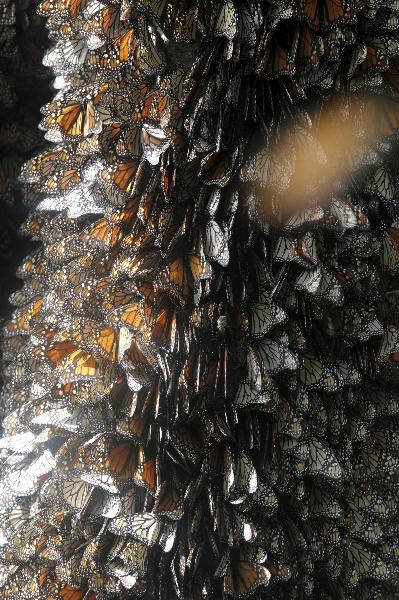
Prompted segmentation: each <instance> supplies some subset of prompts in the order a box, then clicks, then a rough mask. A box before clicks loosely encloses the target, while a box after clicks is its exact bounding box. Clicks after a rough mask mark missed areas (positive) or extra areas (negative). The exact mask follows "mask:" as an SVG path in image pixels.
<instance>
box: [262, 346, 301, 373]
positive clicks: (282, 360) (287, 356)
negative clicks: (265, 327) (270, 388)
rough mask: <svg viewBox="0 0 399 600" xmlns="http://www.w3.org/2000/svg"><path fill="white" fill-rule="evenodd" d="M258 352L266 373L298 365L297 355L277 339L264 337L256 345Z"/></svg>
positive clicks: (293, 367)
mask: <svg viewBox="0 0 399 600" xmlns="http://www.w3.org/2000/svg"><path fill="white" fill-rule="evenodd" d="M258 352H259V355H260V357H261V359H262V362H263V367H262V368H263V369H264V371H265V372H266V373H274V372H278V371H282V370H284V369H290V370H292V369H295V368H296V367H297V365H298V359H297V357H296V356H295V355H294V354H293V352H291V351H290V350H289V348H288V347H287V346H285V345H284V344H281V343H279V342H277V341H273V340H269V339H266V340H264V341H262V342H261V343H260V344H259V346H258Z"/></svg>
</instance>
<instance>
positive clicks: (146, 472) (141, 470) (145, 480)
mask: <svg viewBox="0 0 399 600" xmlns="http://www.w3.org/2000/svg"><path fill="white" fill-rule="evenodd" d="M133 478H134V481H135V482H136V483H137V484H138V485H142V486H144V487H145V488H146V489H147V490H148V491H149V492H150V493H151V494H153V495H154V494H155V492H156V488H157V485H158V484H157V481H158V475H157V461H156V459H155V458H148V459H146V458H145V456H144V453H143V451H142V449H141V448H139V451H138V466H137V469H136V471H135V472H134V475H133Z"/></svg>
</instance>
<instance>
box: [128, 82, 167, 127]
mask: <svg viewBox="0 0 399 600" xmlns="http://www.w3.org/2000/svg"><path fill="white" fill-rule="evenodd" d="M170 102H171V101H170V97H169V95H168V94H167V93H166V92H163V91H162V90H155V91H153V92H151V93H150V94H149V95H148V96H147V97H146V98H144V100H142V101H141V102H140V103H139V104H138V105H137V106H136V107H135V108H134V111H133V112H132V114H131V116H130V119H131V121H132V123H152V124H154V125H159V124H160V123H161V117H162V115H163V114H164V113H165V111H167V110H168V108H169V106H170Z"/></svg>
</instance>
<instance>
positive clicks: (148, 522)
mask: <svg viewBox="0 0 399 600" xmlns="http://www.w3.org/2000/svg"><path fill="white" fill-rule="evenodd" d="M108 530H109V531H110V532H111V533H115V534H116V535H123V536H126V537H131V538H135V539H137V540H139V541H141V542H142V543H143V544H146V545H147V546H150V547H151V546H154V545H156V544H157V545H159V546H161V547H162V549H163V550H164V552H169V551H170V550H171V548H172V546H173V544H174V540H175V532H176V524H175V523H166V522H164V521H162V520H161V519H159V518H158V517H156V516H155V515H154V514H152V513H148V512H143V513H137V514H135V515H133V516H121V517H116V518H115V519H113V520H112V521H111V522H110V523H109V525H108Z"/></svg>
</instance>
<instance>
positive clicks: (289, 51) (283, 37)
mask: <svg viewBox="0 0 399 600" xmlns="http://www.w3.org/2000/svg"><path fill="white" fill-rule="evenodd" d="M298 37H299V30H298V29H297V28H296V30H294V31H292V30H291V28H290V27H287V25H286V23H284V22H283V23H282V24H281V25H278V26H277V28H276V32H275V34H274V36H273V39H272V41H271V43H269V44H268V46H267V47H266V50H265V52H264V53H263V55H262V57H261V59H260V61H259V64H258V66H257V72H258V73H259V74H262V75H264V76H266V77H268V78H270V79H274V78H277V77H281V76H282V75H290V74H292V73H294V72H295V68H296V67H295V58H296V54H297V48H298Z"/></svg>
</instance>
